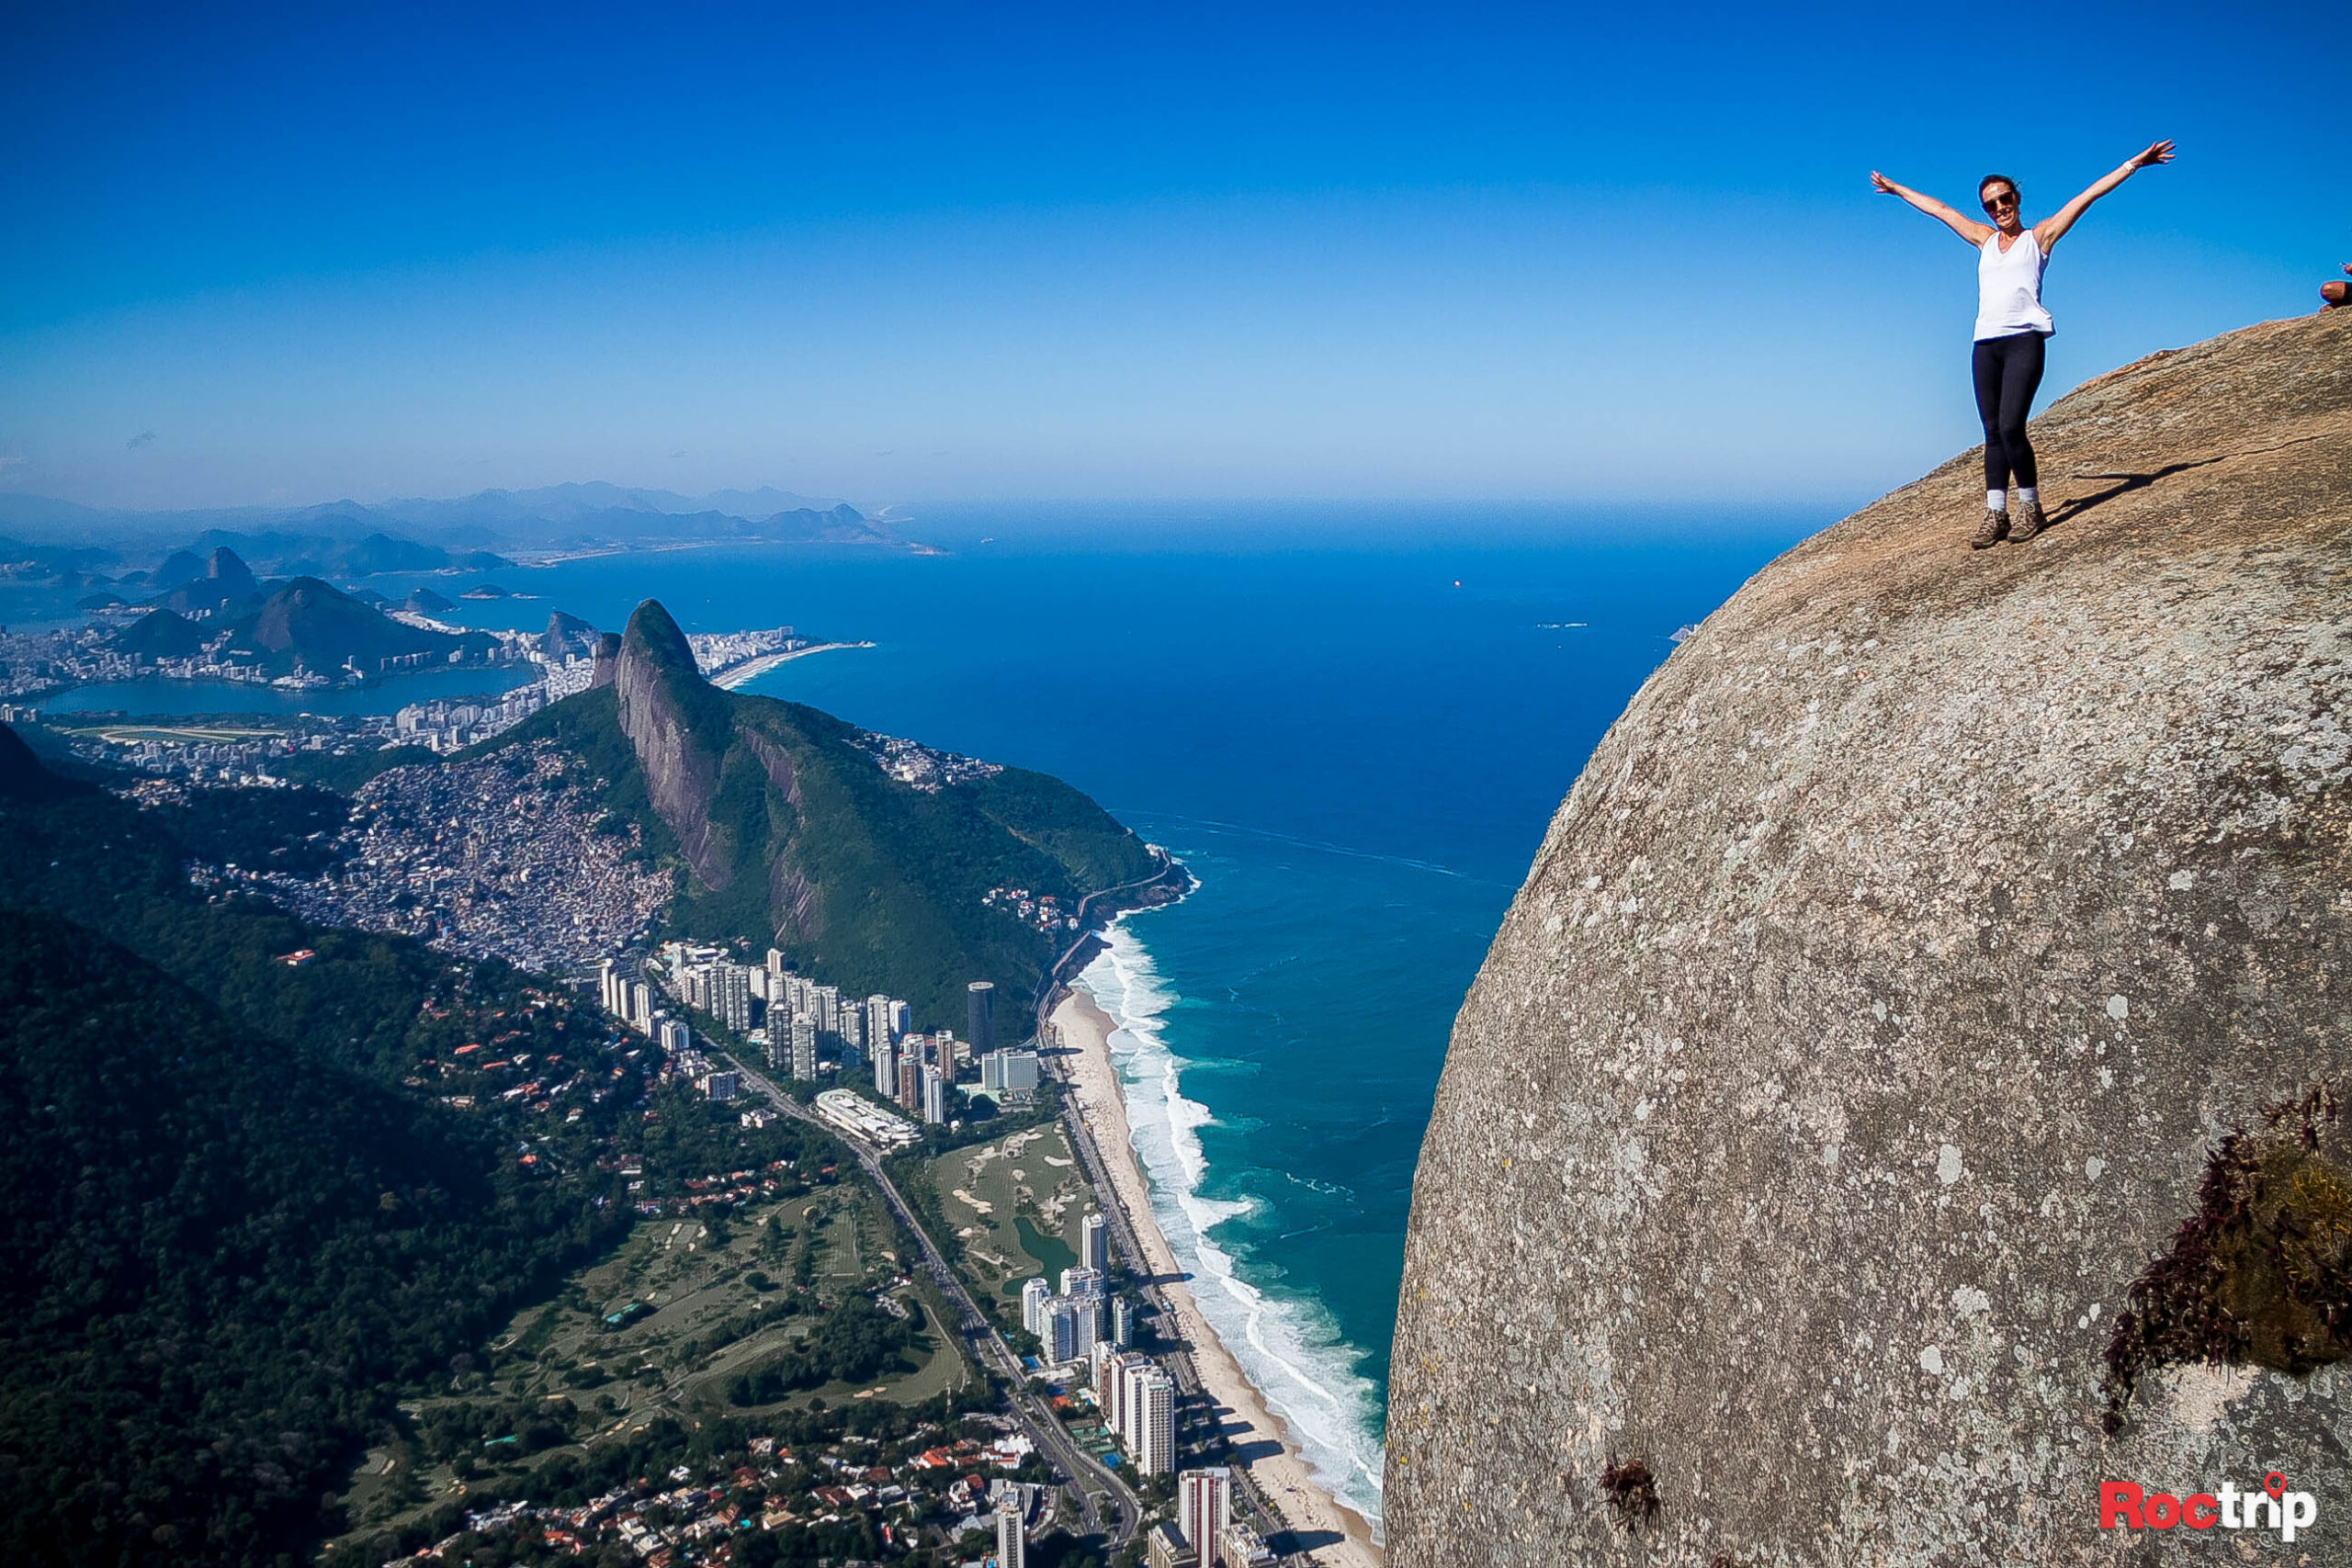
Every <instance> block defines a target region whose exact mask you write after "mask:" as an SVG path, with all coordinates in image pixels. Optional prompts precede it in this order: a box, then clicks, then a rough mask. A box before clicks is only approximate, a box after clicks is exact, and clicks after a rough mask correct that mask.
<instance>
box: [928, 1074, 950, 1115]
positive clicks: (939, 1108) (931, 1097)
mask: <svg viewBox="0 0 2352 1568" xmlns="http://www.w3.org/2000/svg"><path fill="white" fill-rule="evenodd" d="M947 1084H948V1075H947V1074H946V1073H945V1072H944V1071H943V1070H942V1069H940V1068H938V1067H925V1068H924V1069H923V1070H922V1119H923V1120H924V1121H925V1122H930V1123H931V1124H933V1126H937V1125H938V1124H939V1123H941V1122H944V1121H946V1120H947Z"/></svg>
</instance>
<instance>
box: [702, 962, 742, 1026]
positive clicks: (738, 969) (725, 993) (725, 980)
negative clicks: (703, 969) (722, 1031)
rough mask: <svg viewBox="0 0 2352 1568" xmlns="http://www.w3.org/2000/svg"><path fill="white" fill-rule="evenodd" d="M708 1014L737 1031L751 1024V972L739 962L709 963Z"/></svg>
mask: <svg viewBox="0 0 2352 1568" xmlns="http://www.w3.org/2000/svg"><path fill="white" fill-rule="evenodd" d="M707 1005H708V1009H709V1012H710V1016H711V1017H713V1018H715V1019H717V1020H718V1021H719V1022H721V1023H723V1024H725V1025H726V1026H727V1027H728V1028H729V1029H731V1030H733V1031H734V1032H736V1033H738V1034H741V1033H742V1032H744V1031H745V1030H747V1029H749V1028H751V1027H752V972H751V971H750V970H748V969H746V968H744V967H743V966H742V965H741V964H728V963H725V962H723V961H722V962H720V963H718V964H712V965H711V966H710V1001H709V1003H708V1004H707Z"/></svg>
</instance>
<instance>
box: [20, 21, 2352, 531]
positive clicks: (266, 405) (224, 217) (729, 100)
mask: <svg viewBox="0 0 2352 1568" xmlns="http://www.w3.org/2000/svg"><path fill="white" fill-rule="evenodd" d="M17 42H18V44H19V47H18V48H17V49H15V50H13V51H11V56H10V60H9V62H7V63H6V65H0V81H5V82H6V86H7V88H8V90H9V94H10V96H11V100H12V102H13V103H15V104H16V105H17V107H18V109H19V113H18V114H17V116H16V117H14V118H13V120H12V124H11V126H10V127H9V128H8V129H7V130H5V131H0V136H5V137H6V146H7V151H8V156H7V157H6V158H5V159H0V196H4V197H6V209H7V210H8V211H9V213H10V220H9V225H10V231H11V239H12V242H13V243H11V244H10V245H9V246H7V247H5V249H0V282H5V285H6V287H5V288H0V299H5V300H6V303H5V304H0V490H6V491H17V492H20V493H26V494H41V495H54V496H58V497H62V498H63V499H67V500H72V501H77V502H86V503H91V504H101V505H119V506H141V507H175V506H206V505H235V504H307V503H311V502H324V501H329V500H333V499H337V498H341V497H345V496H348V497H352V498H355V499H358V500H362V501H377V500H383V499H389V498H391V497H395V496H403V495H435V496H454V495H460V494H466V493H469V492H471V491H477V490H481V489H484V488H492V487H506V488H515V487H523V486H529V485H534V484H543V483H555V482H562V481H566V480H584V479H611V480H613V481H615V482H618V483H624V484H640V485H656V486H663V487H667V488H671V489H674V490H679V491H684V492H689V493H700V492H703V491H710V490H714V489H719V488H724V487H727V486H730V485H731V486H740V487H747V488H748V487H752V486H757V485H761V484H775V485H780V486H783V487H786V488H788V489H793V490H797V491H805V492H809V493H820V494H840V495H843V496H846V497H848V498H849V499H851V500H853V501H854V502H858V503H859V504H861V505H865V506H869V507H872V506H880V505H884V504H889V503H908V502H914V503H922V502H944V501H952V500H958V499H965V500H987V499H992V498H994V499H1004V498H1017V499H1024V500H1027V499H1046V500H1050V499H1054V498H1065V499H1067V498H1103V499H1118V498H1136V499H1149V498H1185V497H1192V498H1211V499H1214V498H1218V497H1270V498H1306V499H1312V498H1335V499H1347V498H1487V499H1506V500H1508V499H1566V500H1579V499H1582V500H1596V499H1598V500H1611V499H1625V498H1634V497H1640V498H1653V499H1656V498H1667V499H1673V498H1694V499H1701V500H1742V499H1744V500H1755V501H1773V500H1787V499H1807V500H1811V499H1830V500H1839V501H1843V500H1850V499H1859V498H1860V497H1861V496H1863V495H1866V494H1868V493H1871V491H1874V490H1876V489H1880V488H1883V487H1884V486H1885V485H1887V484H1889V483H1892V482H1895V481H1897V480H1899V479H1903V478H1905V477H1907V476H1908V475H1910V474H1911V473H1914V472H1916V471H1917V470H1918V469H1919V468H1921V467H1923V466H1924V465H1926V464H1928V463H1931V462H1933V461H1937V460H1940V458H1941V457H1944V456H1947V455H1949V453H1950V452H1951V451H1952V450H1955V449H1958V448H1959V447H1962V446H1966V445H1968V444H1969V443H1970V442H1971V441H1972V440H1973V422H1972V418H1971V414H1970V410H1969V408H1968V406H1967V401H1966V388H1965V384H1964V381H1962V379H1961V378H1960V376H1959V373H1958V372H1957V371H1956V369H1955V368H1954V367H1955V366H1956V365H1958V364H1959V362H1960V360H1961V358H1962V357H1964V353H1965V343H1964V339H1965V335H1966V325H1967V304H1968V299H1969V290H1970V279H1969V263H1968V258H1967V256H1966V255H1965V254H1963V253H1962V251H1961V250H1960V249H1959V248H1958V247H1957V246H1956V245H1953V244H1951V242H1950V240H1949V238H1948V237H1947V236H1942V235H1939V234H1938V233H1935V232H1933V231H1930V230H1929V229H1928V228H1927V227H1926V226H1923V225H1920V224H1919V223H1918V222H1917V220H1916V218H1914V217H1912V216H1911V215H1908V214H1905V213H1904V212H1902V211H1901V210H1900V209H1897V208H1896V207H1895V205H1894V203H1892V202H1889V201H1886V200H1885V199H1884V198H1881V197H1872V196H1871V194H1870V193H1869V191H1868V189H1867V186H1866V184H1865V179H1866V175H1867V174H1868V172H1869V171H1870V169H1871V168H1872V167H1874V166H1875V167H1881V168H1884V169H1886V170H1888V171H1889V172H1890V173H1894V174H1895V175H1898V176H1899V177H1901V178H1904V179H1905V180H1907V181H1909V182H1910V183H1912V184H1915V185H1917V186H1920V187H1921V188H1924V189H1929V190H1934V191H1938V192H1940V193H1942V194H1943V195H1944V196H1946V197H1948V198H1951V199H1964V198H1965V197H1966V196H1967V193H1968V192H1969V190H1970V189H1972V188H1973V183H1974V181H1975V179H1976V177H1977V176H1978V175H1981V174H1982V173H1984V172H1985V171H1986V170H1988V169H1996V168H1997V169H2002V170H2004V171H2006V172H2009V173H2013V174H2015V175H2017V177H2018V179H2019V180H2020V181H2021V182H2022V184H2023V186H2024V188H2025V191H2026V193H2027V197H2028V199H2029V204H2030V205H2032V206H2034V207H2035V209H2036V210H2037V211H2047V210H2049V209H2051V208H2052V207H2053V206H2054V205H2055V204H2056V203H2057V202H2058V201H2060V200H2063V199H2064V197H2066V196H2067V195H2070V194H2072V192H2073V191H2074V190H2075V189H2077V188H2079V187H2080V186H2082V185H2084V184H2085V183H2086V182H2087V181H2088V180H2089V179H2091V178H2092V177H2093V176H2095V175H2098V174H2099V173H2101V172H2103V171H2104V170H2106V169H2108V168H2109V167H2111V166H2112V165H2113V164H2114V163H2115V162H2116V161H2117V160H2118V159H2120V158H2121V157H2122V156H2124V155H2125V154H2127V153H2128V152H2131V151H2132V150H2133V149H2135V148H2136V147H2138V146H2140V145H2143V144H2144V143H2145V141H2148V140H2149V139H2150V138H2152V137H2154V136H2157V135H2168V136H2172V137H2176V138H2177V139H2178V140H2179V141H2180V144H2181V159H2180V162H2179V164H2177V166H2176V167H2174V168H2171V169H2167V170H2165V171H2162V172H2161V173H2160V174H2157V175H2151V176H2149V177H2148V178H2147V179H2146V180H2145V181H2144V182H2143V183H2142V184H2140V185H2136V186H2134V187H2133V188H2132V189H2131V190H2129V191H2128V192H2125V193H2121V194H2120V195H2119V196H2118V197H2115V198H2113V199H2111V200H2110V201H2109V202H2108V203H2106V204H2104V205H2103V206H2102V207H2101V209H2099V210H2098V213H2097V214H2096V215H2095V216H2094V217H2093V218H2092V219H2091V220H2088V221H2086V224H2085V225H2084V226H2083V228H2082V231H2081V232H2080V233H2078V234H2076V235H2075V236H2072V237H2070V239H2069V240H2068V242H2067V247H2066V250H2065V251H2064V253H2063V254H2061V256H2060V258H2059V259H2058V261H2057V263H2056V264H2055V265H2053V267H2052V275H2051V285H2050V287H2051V293H2052V303H2053V308H2054V309H2055V310H2058V312H2059V317H2060V335H2059V337H2058V339H2057V340H2056V342H2055V343H2054V344H2053V348H2052V372H2051V374H2052V389H2053V391H2054V390H2057V389H2063V388H2064V387H2065V386H2067V385H2071V384H2074V383H2075V382H2079V381H2080V380H2082V379H2085V378H2088V377H2090V376H2092V375H2096V374H2098V373H2099V372H2101V371H2104V370H2106V369H2108V368H2110V367H2113V366H2114V365H2116V364H2118V363H2121V362H2123V361H2125V360H2128V359H2130V358H2133V357H2137V356H2138V355H2142V354H2144V353H2146V352H2149V351H2152V350H2154V349H2156V348H2160V347H2166V346H2173V345H2177V344H2183V343H2187V342H2189V341H2193V340H2195V339H2198V338H2200V337H2203V336H2205V335H2207V334H2209V333H2212V332H2215V331H2219V330H2223V329H2226V328H2228V327H2232V326H2235V325H2240V324H2243V323H2244V322H2245V321H2252V320H2256V319H2260V318H2263V317H2267V316H2278V315H2285V314H2292V313H2300V312H2301V311H2302V310H2307V309H2309V308H2310V306H2311V304H2312V302H2313V301H2312V299H2311V298H2310V296H2311V289H2312V284H2313V282H2315V281H2316V279H2317V278H2319V277H2321V276H2326V275H2328V274H2330V273H2332V272H2333V270H2334V267H2335V265H2336V264H2337V263H2338V262H2340V261H2342V260H2344V259H2345V256H2344V255H2342V254H2338V253H2339V252H2347V253H2352V238H2348V237H2347V236H2346V235H2345V233H2344V231H2343V225H2342V222H2341V216H2340V215H2341V213H2342V212H2343V211H2344V210H2345V209H2346V206H2347V200H2346V197H2347V195H2352V183H2347V182H2348V179H2352V177H2348V176H2347V175H2346V173H2345V172H2344V170H2343V169H2342V167H2341V161H2340V160H2338V159H2336V158H2335V156H2334V154H2333V152H2332V149H2333V148H2334V147H2335V146H2337V145H2340V144H2341V141H2342V140H2343V131H2344V130H2345V129H2346V110H2345V109H2344V108H2343V107H2342V104H2341V98H2342V95H2341V94H2340V93H2338V92H2336V91H2335V90H2334V86H2333V85H2334V84H2336V83H2340V81H2341V79H2342V78H2343V75H2344V67H2345V64H2346V50H2347V46H2346V43H2345V42H2344V41H2343V40H2342V39H2341V38H2340V36H2339V35H2337V34H2334V33H2330V32H2328V31H2327V30H2325V29H2311V28H2306V27H2304V26H2303V25H2302V24H2301V21H2300V20H2298V19H2296V18H2292V17H2289V16H2288V15H2287V14H2285V13H2284V12H2283V11H2264V12H2256V13H2253V14H2247V13H2243V12H2241V13H2237V14H2234V15H2233V16H2232V17H2230V18H2228V19H2227V20H2226V21H2223V20H2220V19H2216V18H2213V17H2205V16H2200V15H2199V14H2196V13H2193V12H2190V11H2188V10H2187V9H2185V8H2184V9H2179V10H2175V11H2163V10H2159V11H2154V12H2152V11H2147V10H2138V9H2135V10H2134V11H2133V12H2131V13H2130V14H2129V17H2128V22H2127V18H2125V17H2123V16H2121V15H2120V14H2119V13H2117V12H2114V11H2113V10H2111V9H2109V8H2103V7H2098V6H2064V7H2056V8H2052V9H2049V10H2045V11H2044V12H2041V13H2037V17H2036V23H2035V28H2034V29H2033V37H2032V39H2031V40H2030V48H2029V49H2028V53H2029V55H2030V62H2029V63H2027V64H2026V65H2024V66H2018V65H2017V64H2015V63H2013V62H2001V63H1999V64H1997V65H1996V64H1993V63H1991V62H1986V61H1985V59H1983V58H1982V51H1981V50H1979V49H1977V48H1975V47H1974V46H1973V45H1972V44H1971V43H1970V42H1969V41H1968V39H1967V38H1966V37H1965V35H1962V34H1954V33H1952V32H1951V30H1950V29H1949V28H1947V27H1946V25H1945V22H1944V19H1943V18H1941V17H1937V16H1930V15H1926V14H1921V15H1918V16H1910V17H1882V16H1877V15H1873V14H1868V13H1863V12H1860V11H1858V10H1857V11H1849V10H1842V9H1838V8H1826V7H1816V8H1810V9H1807V10H1804V11H1784V12H1776V13H1773V14H1771V15H1770V16H1765V15H1761V14H1754V13H1747V12H1740V11H1735V10H1732V9H1729V8H1713V9H1702V10H1701V11H1698V12H1683V13H1677V14H1675V15H1673V16H1671V17H1664V16H1661V17H1657V18H1654V19H1652V18H1641V17H1621V16H1611V17H1600V16H1595V15H1588V14H1582V13H1537V12H1533V11H1519V10H1515V9H1505V8H1495V9H1490V10H1486V11H1481V12H1479V13H1476V14H1474V15H1470V16H1462V15H1458V14H1453V13H1446V14H1443V15H1441V14H1439V13H1437V12H1435V11H1434V10H1433V9H1419V8H1413V7H1385V8H1383V9H1380V10H1378V11H1374V12H1360V11H1350V12H1340V11H1336V10H1329V9H1325V8H1320V7H1313V6H1293V7H1286V8H1283V9H1280V10H1276V11H1272V12H1264V13H1260V12H1250V13H1246V14H1244V13H1241V12H1238V11H1216V10H1211V11H1206V12H1191V13H1187V14H1186V15H1185V16H1184V17H1182V18H1177V17H1172V16H1169V17H1163V16H1156V15H1149V14H1144V13H1137V14H1135V15H1132V16H1123V17H1110V16H1103V15H1098V14H1093V13H1082V12H1078V11H1076V10H1074V9H1073V10H1057V9H1055V8H1049V7H1036V8H1031V9H1028V10H1024V11H1021V12H1018V13H1009V14H1003V15H991V16H990V17H986V18H983V17H978V16H970V15H965V14H962V13H957V12H952V11H948V10H944V9H941V10H937V11H931V10H923V9H917V8H900V9H896V10H892V11H888V12H883V13H864V14H860V15H858V16H856V17H847V16H842V17H819V16H796V17H774V16H768V15H764V14H760V13H754V12H750V11H742V12H735V11H729V10H724V9H722V10H715V11H711V12H706V13H698V14H697V15H695V16H694V17H677V18H663V19H662V21H661V22H660V23H659V24H658V25H657V24H655V23H653V22H652V21H650V20H649V19H645V18H640V17H633V16H631V15H630V14H628V13H626V12H623V11H618V10H597V9H591V10H586V11H580V12H567V13H565V14H564V16H563V17H561V18H560V19H557V18H552V17H542V16H540V15H538V14H537V13H534V12H529V11H526V10H521V9H517V8H510V7H501V6H492V7H488V8H478V9H472V10H468V11H465V12H458V11H455V10H448V11H443V12H433V11H424V12H415V13H404V14H402V15H401V17H380V18H374V19H364V20H363V19H354V18H350V17H327V16H322V15H320V16H314V15H309V14H287V15H282V16H280V15H272V14H268V13H264V12H256V11H232V12H208V13H205V14H203V15H201V16H193V15H182V14H179V13H176V12H173V11H170V10H167V9H164V8H153V9H152V10H143V11H142V10H136V9H134V10H133V11H131V12H130V13H128V14H124V15H112V14H110V15H108V16H107V17H99V16H96V15H93V14H83V13H54V14H50V15H46V16H43V17H38V18H32V19H29V20H28V23H27V24H26V26H25V27H24V28H23V29H22V32H21V35H20V37H19V39H17ZM1988 72H1989V73H1992V74H1994V75H1996V76H1998V77H2000V78H2001V79H2003V80H2009V79H2011V78H2014V77H2016V76H2018V73H2020V72H2022V73H2023V74H2024V75H2026V76H2028V77H2030V78H2032V79H2034V80H2036V81H2039V82H2041V83H2045V84H2047V90H2046V92H2045V94H2044V96H2042V97H2041V99H2039V100H2037V105H2036V110H2035V112H2034V113H2033V114H2031V115H2011V114H2000V115H1987V114H1986V113H1985V101H1986V100H1985V80H1986V77H1987V73H1988Z"/></svg>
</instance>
